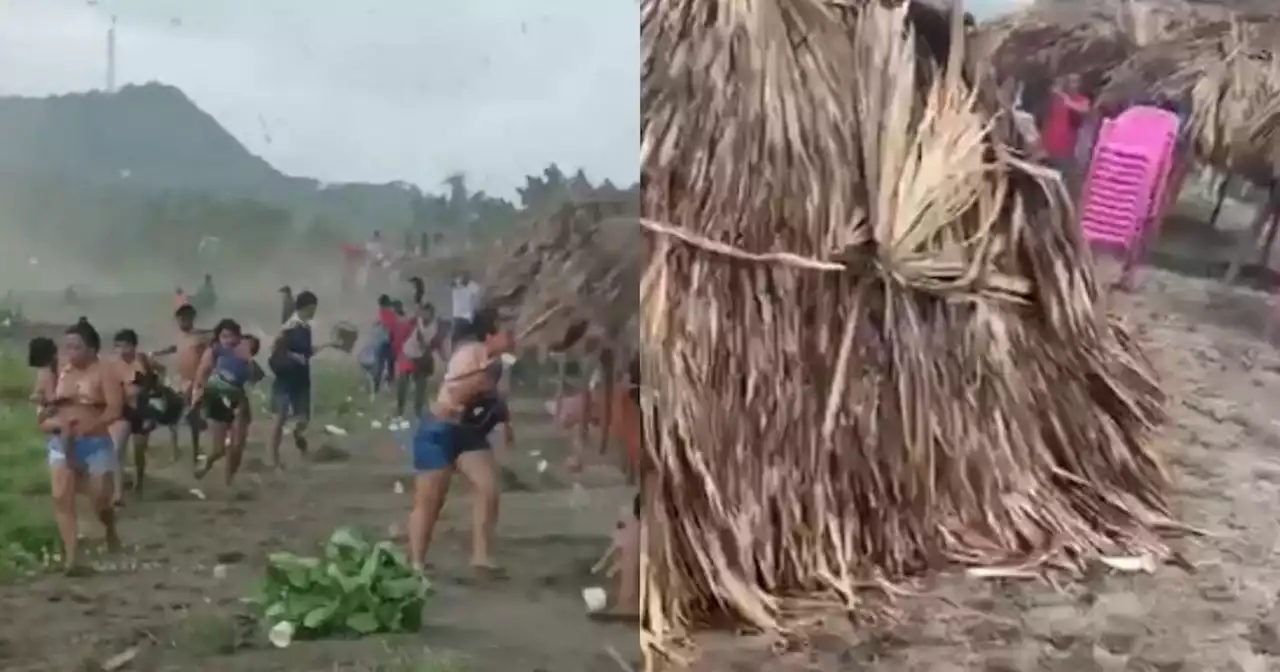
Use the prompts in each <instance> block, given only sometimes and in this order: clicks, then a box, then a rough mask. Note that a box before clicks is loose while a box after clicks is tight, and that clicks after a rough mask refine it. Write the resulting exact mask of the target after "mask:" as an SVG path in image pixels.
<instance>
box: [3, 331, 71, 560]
mask: <svg viewBox="0 0 1280 672" xmlns="http://www.w3.org/2000/svg"><path fill="white" fill-rule="evenodd" d="M31 380H32V375H31V371H30V370H29V369H28V368H27V367H26V362H25V361H22V360H20V359H18V358H17V357H16V356H14V355H12V354H9V353H3V354H0V579H7V578H12V577H13V576H14V574H15V573H21V572H24V571H29V570H32V569H34V568H35V567H37V566H38V565H39V561H40V559H41V557H42V556H43V555H44V554H46V553H48V552H50V551H52V550H53V549H54V547H55V546H56V544H57V539H58V531H57V527H56V526H55V525H54V522H53V511H52V507H51V505H50V502H49V497H48V493H49V472H48V468H47V466H46V462H45V450H44V438H43V436H42V435H41V434H40V432H39V431H38V430H37V429H36V424H35V419H34V416H33V410H32V408H31V405H30V404H29V403H28V402H27V395H28V394H30V392H31Z"/></svg>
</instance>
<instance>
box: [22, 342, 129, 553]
mask: <svg viewBox="0 0 1280 672" xmlns="http://www.w3.org/2000/svg"><path fill="white" fill-rule="evenodd" d="M101 346H102V342H101V339H100V338H99V336H98V332H97V331H96V330H95V329H94V328H93V327H92V326H91V325H89V324H87V323H81V322H77V323H76V324H74V325H72V326H70V327H68V328H67V330H66V332H65V333H64V334H63V337H62V348H61V352H60V354H59V358H58V373H57V376H56V377H54V379H53V380H50V379H49V377H45V379H44V381H43V384H42V385H41V386H40V387H38V388H37V395H38V402H37V403H38V404H39V405H40V406H41V407H42V409H41V412H40V414H39V416H38V417H39V420H40V428H41V429H42V430H43V431H45V432H46V433H48V434H49V435H50V438H49V471H50V480H51V482H52V483H51V484H52V493H53V507H54V516H55V518H56V519H57V522H58V533H59V535H60V536H61V537H62V546H63V552H64V556H63V557H64V562H65V563H66V570H67V572H68V573H69V574H71V573H78V571H79V570H80V569H81V567H80V565H79V554H78V540H77V534H76V533H77V530H76V502H75V496H76V492H78V491H80V490H82V489H87V490H88V493H89V496H90V499H91V501H92V502H93V509H94V511H95V512H96V513H97V515H98V520H99V521H101V522H102V526H103V528H105V531H106V542H107V547H108V549H109V550H111V551H113V552H114V551H116V550H119V548H120V538H119V536H118V535H117V533H116V517H115V508H114V507H113V506H112V499H113V493H112V488H113V487H114V485H115V478H114V476H113V474H114V472H115V471H116V470H117V469H118V468H119V465H118V464H117V463H116V452H115V446H114V445H113V444H112V441H111V435H110V427H111V425H112V424H114V423H115V422H116V421H117V420H119V419H120V418H121V416H122V414H123V412H124V394H123V389H124V388H123V386H122V385H121V383H120V380H119V379H118V378H117V377H116V372H115V368H114V367H113V366H111V365H109V364H107V363H105V362H103V361H102V360H100V359H99V357H98V350H99V348H101ZM50 393H52V394H50Z"/></svg>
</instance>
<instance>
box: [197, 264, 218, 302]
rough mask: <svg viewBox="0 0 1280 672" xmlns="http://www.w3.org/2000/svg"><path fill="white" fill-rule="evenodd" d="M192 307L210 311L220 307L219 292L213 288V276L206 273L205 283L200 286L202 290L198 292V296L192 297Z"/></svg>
mask: <svg viewBox="0 0 1280 672" xmlns="http://www.w3.org/2000/svg"><path fill="white" fill-rule="evenodd" d="M191 305H193V306H195V307H196V310H202V311H210V310H213V309H214V307H215V306H217V305H218V292H217V291H215V290H214V288H213V275H211V274H209V273H205V275H204V283H203V284H201V285H200V289H198V290H196V295H195V296H193V297H191Z"/></svg>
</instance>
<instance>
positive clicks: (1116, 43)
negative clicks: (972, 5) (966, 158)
mask: <svg viewBox="0 0 1280 672" xmlns="http://www.w3.org/2000/svg"><path fill="white" fill-rule="evenodd" d="M1224 14H1225V12H1224V11H1223V10H1221V9H1220V8H1216V7H1202V6H1200V5H1193V4H1190V3H1185V2H1177V3H1175V2H1154V1H1151V0H1133V1H1119V0H1111V1H1105V2H1104V1H1097V2H1088V1H1077V2H1049V3H1037V4H1034V5H1032V6H1029V7H1027V8H1026V9H1023V10H1021V11H1018V12H1014V13H1012V14H1007V15H1004V16H1002V17H1000V18H998V19H996V20H993V21H990V22H986V23H984V24H982V26H981V29H980V31H979V34H978V40H979V46H978V48H980V49H982V50H984V51H986V52H988V53H989V54H990V62H991V63H993V64H994V65H995V67H996V70H997V74H998V76H999V78H1001V79H1006V78H1010V77H1012V78H1015V79H1028V78H1033V77H1036V76H1040V75H1044V74H1046V73H1052V74H1053V75H1057V76H1061V75H1066V74H1073V73H1074V74H1079V75H1086V76H1091V77H1093V78H1098V79H1101V77H1102V76H1103V75H1105V74H1106V73H1107V72H1108V71H1110V70H1111V69H1112V68H1114V67H1116V66H1117V65H1119V64H1120V63H1122V62H1124V60H1125V59H1127V58H1129V57H1131V56H1132V55H1133V54H1134V53H1136V52H1137V51H1138V50H1139V49H1141V48H1142V47H1144V46H1146V45H1148V44H1151V43H1154V42H1159V41H1161V40H1165V39H1168V38H1169V37H1171V36H1172V35H1174V34H1177V33H1179V32H1181V31H1184V30H1186V29H1187V28H1188V27H1189V26H1192V25H1195V24H1197V23H1201V22H1203V21H1205V20H1207V19H1208V18H1209V17H1215V18H1222V17H1223V16H1224Z"/></svg>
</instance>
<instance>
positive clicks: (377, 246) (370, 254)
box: [364, 238, 387, 266]
mask: <svg viewBox="0 0 1280 672" xmlns="http://www.w3.org/2000/svg"><path fill="white" fill-rule="evenodd" d="M364 252H365V263H366V264H368V265H370V266H374V265H381V264H382V261H383V259H384V258H385V257H386V256H387V249H386V246H384V245H383V244H382V239H381V238H370V239H369V240H368V241H367V242H365V244H364Z"/></svg>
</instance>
